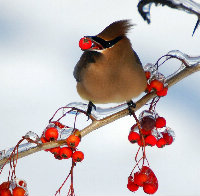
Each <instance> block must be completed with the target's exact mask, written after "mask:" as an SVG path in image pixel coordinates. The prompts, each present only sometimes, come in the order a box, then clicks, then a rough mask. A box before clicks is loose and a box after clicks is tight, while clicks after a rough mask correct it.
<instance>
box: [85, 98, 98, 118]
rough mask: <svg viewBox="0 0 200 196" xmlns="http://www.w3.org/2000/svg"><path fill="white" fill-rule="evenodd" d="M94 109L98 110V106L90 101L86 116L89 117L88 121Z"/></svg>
mask: <svg viewBox="0 0 200 196" xmlns="http://www.w3.org/2000/svg"><path fill="white" fill-rule="evenodd" d="M92 108H94V109H95V110H96V106H95V105H94V104H93V103H92V102H91V101H89V103H88V108H87V112H86V115H87V116H88V120H89V119H90V115H91V112H92Z"/></svg>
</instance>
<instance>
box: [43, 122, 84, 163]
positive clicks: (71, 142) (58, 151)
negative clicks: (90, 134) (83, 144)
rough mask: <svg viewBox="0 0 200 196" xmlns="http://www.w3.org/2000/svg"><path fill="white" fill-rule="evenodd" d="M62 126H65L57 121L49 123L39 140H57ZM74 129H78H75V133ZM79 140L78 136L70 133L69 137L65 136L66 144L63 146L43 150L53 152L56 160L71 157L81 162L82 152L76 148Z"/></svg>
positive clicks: (44, 141)
mask: <svg viewBox="0 0 200 196" xmlns="http://www.w3.org/2000/svg"><path fill="white" fill-rule="evenodd" d="M64 127H65V126H64V125H62V124H61V123H60V122H58V121H56V122H53V123H50V124H49V125H48V126H47V128H46V129H45V131H44V132H43V134H42V137H41V142H42V143H46V142H51V141H56V140H58V138H60V136H59V134H60V132H61V131H60V130H61V129H62V128H64ZM76 131H78V130H75V131H74V133H76ZM80 141H81V139H80V137H79V136H77V135H75V134H72V135H70V136H69V137H67V139H66V144H67V145H65V146H64V147H55V148H51V149H47V150H45V151H48V152H51V153H52V154H54V157H55V158H56V159H58V160H62V159H69V158H71V157H72V159H73V161H74V162H81V161H82V160H83V159H84V154H83V152H81V151H78V150H77V149H76V147H77V146H78V145H79V143H80Z"/></svg>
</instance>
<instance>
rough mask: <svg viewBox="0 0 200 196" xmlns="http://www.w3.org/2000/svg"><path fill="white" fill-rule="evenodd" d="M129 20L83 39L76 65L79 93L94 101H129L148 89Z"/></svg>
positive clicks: (111, 25) (116, 23)
mask: <svg viewBox="0 0 200 196" xmlns="http://www.w3.org/2000/svg"><path fill="white" fill-rule="evenodd" d="M132 26H133V25H132V24H131V23H130V21H129V20H120V21H116V22H114V23H112V24H110V25H109V26H108V27H106V28H105V29H104V30H103V31H102V32H101V33H99V34H98V35H96V36H85V37H84V38H82V39H81V40H80V42H79V46H80V47H81V49H82V50H83V51H84V52H83V54H82V56H81V57H80V60H79V61H78V63H77V64H76V66H75V68H74V72H73V74H74V77H75V79H76V81H77V91H78V93H79V95H80V96H81V97H82V98H83V99H85V100H88V101H90V104H91V103H100V104H102V103H121V102H129V101H130V100H132V99H133V98H135V97H137V96H139V95H140V94H141V93H142V92H144V91H145V88H146V86H147V80H146V77H145V73H144V70H143V67H142V64H141V62H140V59H139V58H138V56H137V54H136V52H135V51H134V50H133V49H132V46H131V43H130V40H129V39H128V38H127V36H126V34H127V32H128V30H130V28H131V27H132Z"/></svg>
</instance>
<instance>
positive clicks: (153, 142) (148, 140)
mask: <svg viewBox="0 0 200 196" xmlns="http://www.w3.org/2000/svg"><path fill="white" fill-rule="evenodd" d="M156 142H157V139H156V137H155V136H153V135H149V136H147V137H146V138H145V143H146V145H149V146H155V145H156Z"/></svg>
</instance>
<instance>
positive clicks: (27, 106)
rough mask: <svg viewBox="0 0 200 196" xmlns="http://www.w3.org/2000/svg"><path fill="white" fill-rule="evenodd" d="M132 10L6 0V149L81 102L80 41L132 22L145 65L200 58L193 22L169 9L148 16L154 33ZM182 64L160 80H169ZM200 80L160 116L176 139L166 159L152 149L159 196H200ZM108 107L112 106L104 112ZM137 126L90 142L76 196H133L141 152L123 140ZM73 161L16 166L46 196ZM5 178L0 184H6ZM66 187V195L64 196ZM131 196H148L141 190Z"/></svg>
mask: <svg viewBox="0 0 200 196" xmlns="http://www.w3.org/2000/svg"><path fill="white" fill-rule="evenodd" d="M137 3H138V1H135V0H126V1H122V0H114V1H113V0H101V1H97V0H96V1H95V0H93V1H92V0H76V1H73V0H15V1H13V0H0V93H1V95H0V124H1V127H0V129H1V131H0V133H1V136H0V149H5V148H7V147H11V146H14V145H15V144H16V143H17V141H18V140H19V139H20V138H21V136H22V135H24V134H25V133H26V132H28V131H30V130H32V131H34V132H36V133H37V134H38V135H40V134H41V133H42V131H43V129H44V128H45V126H46V125H47V124H48V120H49V118H50V117H51V116H52V115H53V113H54V112H55V111H56V109H57V108H59V107H61V106H64V105H66V104H68V103H70V102H74V101H82V100H81V98H80V97H79V96H78V94H77V92H76V88H75V86H76V81H75V79H74V78H73V75H72V72H73V68H74V66H75V64H76V63H77V61H78V60H79V58H80V56H81V53H82V51H81V50H80V48H79V47H78V41H79V39H80V38H81V37H82V36H84V35H96V34H98V33H99V32H100V31H101V30H103V29H104V28H105V27H106V26H107V25H109V24H110V23H112V22H114V21H116V20H121V19H132V22H133V23H135V24H137V26H135V28H134V29H133V30H132V31H131V32H130V33H129V38H130V40H131V42H132V45H133V48H134V49H135V50H136V52H137V53H138V55H139V57H140V59H141V61H142V63H143V65H145V64H146V63H155V62H156V61H157V59H158V58H159V57H160V56H162V55H164V54H166V53H167V52H168V51H170V50H174V49H178V50H181V51H182V52H185V53H187V54H189V55H192V56H199V55H200V47H199V46H200V39H199V36H200V29H197V31H196V33H195V35H194V37H192V36H191V34H192V31H193V28H194V26H195V24H196V20H197V18H196V16H194V15H190V14H187V13H186V12H183V11H177V10H172V9H170V8H168V7H166V6H165V7H161V6H159V7H155V6H152V9H151V21H152V22H151V24H150V25H148V24H147V23H146V22H144V21H143V19H142V18H141V16H140V15H139V13H138V12H137ZM177 65H179V62H178V61H175V60H173V61H169V63H167V64H166V65H165V66H164V68H162V71H163V73H164V74H167V73H171V72H173V71H174V70H176V69H177V68H178V66H177ZM199 77H200V73H196V74H194V75H192V76H190V77H188V78H186V79H185V80H184V81H181V82H180V83H178V84H176V85H175V86H173V87H172V88H170V90H169V93H168V96H167V97H165V98H163V99H162V100H161V101H160V103H159V104H158V108H157V112H158V113H159V114H160V115H162V116H164V117H165V118H166V120H167V125H168V126H170V127H172V128H173V129H174V131H175V133H176V141H175V142H174V143H173V145H171V146H167V147H166V148H163V149H157V148H156V147H154V148H147V157H148V160H149V162H150V164H151V168H152V169H153V171H154V172H155V174H156V175H157V177H158V180H159V189H158V191H157V193H156V194H155V195H166V196H169V195H200V188H199V176H200V164H199V161H200V156H199V138H200V130H199V111H200V105H199V100H200V88H199V83H200V79H199ZM104 107H106V106H104ZM133 124H134V121H133V118H132V117H125V118H123V119H120V120H118V121H116V122H114V123H112V124H110V125H107V126H105V127H103V128H101V129H99V130H96V131H94V132H92V133H91V134H89V135H88V136H87V137H84V138H83V140H82V142H81V144H80V146H79V149H80V150H82V151H83V152H84V153H85V160H84V161H83V162H82V163H80V164H78V166H77V167H76V168H75V177H74V178H75V184H74V186H75V193H76V195H79V196H86V195H87V196H90V195H93V196H100V195H116V196H131V195H133V193H131V192H130V191H129V190H128V189H127V188H126V185H127V177H128V175H129V174H130V171H131V170H132V168H133V166H134V164H135V162H134V156H135V153H136V151H137V146H136V145H131V144H130V143H129V142H128V140H127V136H128V133H129V129H130V127H131V126H132V125H133ZM69 169H70V161H58V160H55V159H54V158H53V156H52V155H51V154H49V153H46V152H39V153H36V154H33V155H31V156H29V157H26V158H23V159H20V160H19V162H18V167H17V170H16V172H17V176H18V177H19V178H23V179H25V180H26V181H27V183H28V189H29V193H30V195H31V196H50V195H54V194H55V192H56V190H57V189H58V188H59V186H60V185H61V184H62V182H63V181H64V179H65V177H66V176H67V174H68V172H69ZM7 174H8V173H7V170H5V171H4V172H3V174H2V175H1V176H0V181H1V182H2V181H3V180H5V179H6V177H7ZM67 191H68V186H65V187H64V188H63V192H62V194H61V195H66V192H67ZM135 195H145V194H144V193H143V190H142V189H140V190H138V191H137V192H136V194H135Z"/></svg>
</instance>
